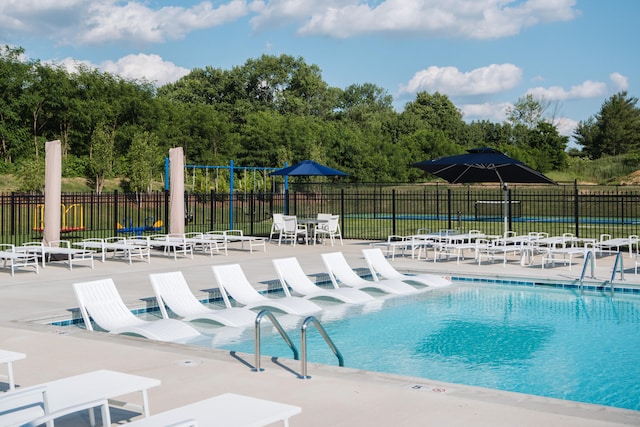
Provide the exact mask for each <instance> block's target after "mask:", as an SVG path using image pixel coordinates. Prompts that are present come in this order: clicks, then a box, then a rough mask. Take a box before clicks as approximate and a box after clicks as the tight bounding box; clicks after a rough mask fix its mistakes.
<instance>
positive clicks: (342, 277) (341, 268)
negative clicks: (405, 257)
mask: <svg viewBox="0 0 640 427" xmlns="http://www.w3.org/2000/svg"><path fill="white" fill-rule="evenodd" d="M321 256H322V261H323V262H324V265H325V267H326V269H327V273H329V277H330V278H331V282H332V283H333V286H334V287H336V288H338V287H339V284H343V285H344V286H349V287H352V288H356V289H374V290H378V291H382V292H386V293H388V294H395V295H408V294H415V293H416V292H418V289H416V288H415V287H414V286H411V285H409V284H408V283H405V282H403V281H402V280H389V279H385V280H379V281H372V280H366V279H363V278H362V277H360V276H359V275H358V274H357V273H356V272H355V271H353V270H352V269H351V267H350V266H349V264H348V263H347V260H346V259H345V257H344V255H343V254H342V252H331V253H324V254H321Z"/></svg>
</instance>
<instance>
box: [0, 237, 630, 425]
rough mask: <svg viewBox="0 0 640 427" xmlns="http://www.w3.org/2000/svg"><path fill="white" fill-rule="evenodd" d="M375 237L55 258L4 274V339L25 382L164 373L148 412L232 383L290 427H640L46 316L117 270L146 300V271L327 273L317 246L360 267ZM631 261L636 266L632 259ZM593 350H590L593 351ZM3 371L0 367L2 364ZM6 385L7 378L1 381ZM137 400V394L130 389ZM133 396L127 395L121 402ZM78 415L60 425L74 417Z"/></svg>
mask: <svg viewBox="0 0 640 427" xmlns="http://www.w3.org/2000/svg"><path fill="white" fill-rule="evenodd" d="M368 246H369V245H368V242H360V241H345V245H344V246H336V247H333V248H332V247H330V246H322V245H318V246H315V247H314V246H310V247H306V246H296V247H295V248H293V247H291V246H284V245H283V246H280V247H278V246H277V245H275V244H268V245H267V252H266V253H264V252H254V253H253V254H250V253H248V251H240V250H235V249H231V250H230V251H229V255H228V256H224V255H214V256H213V257H209V256H205V255H201V254H196V255H194V259H193V260H191V259H184V258H183V259H178V260H177V261H174V260H173V259H167V258H164V257H162V256H161V255H158V254H155V255H154V256H152V260H151V263H150V264H147V263H146V262H140V261H137V262H136V261H134V263H133V264H132V265H129V264H128V263H126V262H123V261H114V260H108V261H107V262H105V263H101V262H96V267H95V269H93V270H91V269H90V268H88V267H86V266H84V265H79V266H76V267H74V269H73V271H69V270H68V269H67V268H66V265H65V264H63V263H56V264H50V265H48V266H47V267H46V268H45V269H44V270H41V273H40V275H39V276H36V275H35V274H34V273H33V272H31V271H29V270H25V271H20V272H18V273H16V276H15V277H11V276H10V274H9V273H8V272H5V271H0V348H2V349H6V350H12V351H18V352H22V353H25V354H27V358H26V359H24V360H21V361H18V362H16V363H15V364H14V371H15V378H16V382H17V384H18V385H21V386H27V385H32V384H37V383H40V382H44V381H48V380H53V379H57V378H60V377H64V376H69V375H74V374H78V373H82V372H86V371H90V370H94V369H103V368H105V369H114V370H119V371H123V372H128V373H132V374H137V375H143V376H148V377H153V378H158V379H160V380H161V381H162V385H161V386H160V387H156V388H154V389H151V390H150V391H149V399H150V403H151V411H152V413H157V412H160V411H163V410H167V409H171V408H174V407H177V406H181V405H184V404H187V403H192V402H195V401H198V400H201V399H205V398H208V397H211V396H215V395H218V394H221V393H225V392H233V393H239V394H246V395H249V396H254V397H259V398H265V399H270V400H275V401H280V402H283V403H289V404H293V405H297V406H300V407H301V408H302V413H301V414H300V415H296V416H295V417H293V418H292V419H291V420H290V421H291V425H292V426H358V425H367V426H390V425H394V426H399V425H402V426H414V425H439V426H470V425H473V426H485V425H486V426H489V425H491V426H514V425H518V426H527V425H529V426H540V425H545V426H615V425H636V426H637V425H640V412H635V411H626V410H620V409H615V408H609V407H601V406H595V405H586V404H580V403H575V402H567V401H562V400H554V399H546V398H540V397H535V396H529V395H523V394H517V393H506V392H499V391H494V390H487V389H482V388H475V387H466V386H459V385H453V384H447V383H442V382H437V381H431V380H425V379H421V378H411V377H403V376H397V375H386V374H377V373H372V372H367V371H361V370H355V369H348V368H339V367H335V366H324V365H315V364H309V371H308V373H309V375H311V376H312V378H311V379H309V380H301V379H298V378H297V374H298V373H299V372H300V362H299V361H295V360H289V359H278V360H275V361H273V360H271V359H270V358H269V357H264V358H263V359H262V362H261V363H262V367H263V368H265V371H264V372H260V373H256V372H253V371H252V370H251V366H252V365H253V362H254V361H253V355H247V354H231V353H229V352H227V351H220V350H211V349H204V348H192V347H185V346H181V345H176V344H169V343H159V342H153V341H150V340H145V339H139V338H134V337H125V336H112V335H109V334H104V333H97V332H93V333H92V332H88V331H85V330H83V329H81V328H60V327H52V326H48V325H44V322H47V321H50V320H52V319H68V318H70V310H71V309H73V308H75V307H77V304H76V302H75V298H74V295H73V290H72V287H71V284H72V283H74V282H79V281H86V280H93V279H97V278H104V277H111V278H113V280H114V282H115V284H116V286H117V288H118V290H119V292H120V293H121V295H122V297H123V299H124V300H125V303H126V304H127V305H128V306H129V307H132V308H133V307H135V306H144V302H143V301H141V298H148V297H150V296H152V295H153V292H152V290H151V285H150V282H149V280H148V274H149V273H151V272H164V271H175V270H181V271H182V272H183V273H184V275H185V277H186V278H187V281H188V282H189V284H190V286H191V289H192V290H193V291H194V293H196V294H197V295H202V296H204V295H206V293H205V292H203V291H202V290H204V289H208V288H212V287H215V283H214V281H213V275H212V273H211V265H213V264H226V263H239V264H241V266H242V268H243V270H244V271H245V273H246V274H247V276H248V278H249V280H250V281H251V282H252V283H254V284H257V285H258V286H265V285H264V282H265V281H268V280H273V279H275V278H276V276H275V272H274V270H273V267H272V265H271V260H272V259H273V258H280V257H287V256H296V257H297V258H298V259H299V261H300V263H301V265H302V266H303V268H304V269H305V271H306V272H307V273H308V274H313V273H317V272H321V271H323V268H322V261H321V259H320V255H319V254H320V253H321V252H328V251H333V250H341V251H342V252H344V253H345V256H346V257H347V259H348V261H349V262H350V264H351V265H352V266H354V267H364V266H365V263H364V260H363V258H362V256H361V253H360V250H361V249H362V248H365V247H368ZM612 261H613V257H606V258H599V259H598V262H597V264H598V265H597V267H596V276H597V277H601V278H608V277H609V276H610V275H611V268H612V266H611V263H612ZM625 262H626V263H627V274H626V279H627V280H626V282H625V283H626V284H629V283H633V282H635V283H638V282H639V280H638V278H637V277H636V276H634V275H633V262H632V261H629V260H628V258H625ZM393 263H394V265H395V266H396V268H398V269H400V270H404V271H429V272H438V273H441V274H454V273H455V274H465V275H484V274H486V275H494V276H495V275H499V276H505V277H509V276H526V277H538V278H540V280H544V279H547V278H560V279H570V278H576V277H577V276H579V274H580V270H581V267H582V265H581V263H582V259H581V258H578V260H577V261H574V265H573V268H572V269H571V270H569V268H568V267H564V266H562V267H555V268H546V269H544V270H542V269H541V268H540V266H539V263H538V264H537V266H529V267H522V266H520V265H519V263H517V262H509V263H508V264H507V265H506V266H505V267H503V265H502V263H501V262H497V263H494V264H489V265H482V266H480V267H479V266H477V265H476V264H474V263H473V262H471V261H463V262H461V263H460V264H456V262H455V261H448V262H438V263H435V264H434V263H433V262H426V261H424V260H421V261H418V260H414V259H410V258H409V257H402V256H399V257H398V256H396V258H395V260H394V261H393ZM629 267H631V268H629ZM585 351H588V350H587V349H585ZM0 369H1V368H0ZM1 384H2V382H1V380H0V386H1ZM130 398H131V400H132V401H134V402H135V401H136V399H138V396H131V397H130ZM123 400H128V399H123ZM133 409H134V408H132V407H124V408H123V409H122V410H117V411H115V414H114V417H113V418H114V422H118V421H120V422H122V420H124V419H128V418H130V417H132V416H140V415H139V412H136V411H135V410H133ZM78 418H79V417H76V418H73V419H70V420H68V422H67V423H56V425H57V426H59V427H60V426H64V425H68V426H76V425H78Z"/></svg>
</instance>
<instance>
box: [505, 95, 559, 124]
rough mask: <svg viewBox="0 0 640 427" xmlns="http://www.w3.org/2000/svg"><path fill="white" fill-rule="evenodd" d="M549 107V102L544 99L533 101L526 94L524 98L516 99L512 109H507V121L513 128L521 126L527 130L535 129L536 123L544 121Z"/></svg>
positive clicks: (531, 96)
mask: <svg viewBox="0 0 640 427" xmlns="http://www.w3.org/2000/svg"><path fill="white" fill-rule="evenodd" d="M549 106H550V102H549V101H547V100H544V99H542V98H541V99H535V98H534V97H533V95H531V94H530V93H528V94H527V95H525V96H524V97H520V98H518V100H517V101H516V103H515V104H513V107H508V108H507V111H506V113H507V121H508V122H509V123H511V125H512V126H513V127H517V126H518V125H522V126H524V127H526V128H527V129H535V128H536V126H538V123H540V122H542V121H545V120H546V118H545V113H546V111H547V109H548V108H549Z"/></svg>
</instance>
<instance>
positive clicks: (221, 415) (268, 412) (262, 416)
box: [127, 393, 302, 427]
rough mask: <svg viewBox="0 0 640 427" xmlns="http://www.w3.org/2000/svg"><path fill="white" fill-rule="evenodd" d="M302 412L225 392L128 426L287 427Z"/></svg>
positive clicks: (267, 401)
mask: <svg viewBox="0 0 640 427" xmlns="http://www.w3.org/2000/svg"><path fill="white" fill-rule="evenodd" d="M300 412H302V409H300V408H299V407H298V406H293V405H287V404H284V403H278V402H272V401H269V400H264V399H257V398H255V397H249V396H242V395H239V394H233V393H225V394H221V395H220V396H216V397H212V398H210V399H205V400H201V401H199V402H196V403H192V404H189V405H185V406H181V407H179V408H176V409H172V410H170V411H166V412H162V413H159V414H156V415H153V416H151V417H149V418H143V419H140V420H134V421H132V422H130V423H129V424H127V426H131V427H158V426H169V425H172V426H174V425H175V426H185V427H186V426H197V427H214V426H224V427H259V426H265V425H269V424H272V423H275V422H277V421H283V423H284V425H285V427H286V426H288V425H289V417H292V416H294V415H296V414H299V413H300Z"/></svg>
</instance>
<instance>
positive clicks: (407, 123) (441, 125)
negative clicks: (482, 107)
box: [400, 92, 466, 144]
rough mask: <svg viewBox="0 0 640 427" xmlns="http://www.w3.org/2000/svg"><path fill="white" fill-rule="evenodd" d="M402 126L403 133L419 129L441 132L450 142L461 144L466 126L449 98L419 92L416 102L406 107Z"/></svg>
mask: <svg viewBox="0 0 640 427" xmlns="http://www.w3.org/2000/svg"><path fill="white" fill-rule="evenodd" d="M400 126H401V129H400V131H401V132H403V133H412V132H414V131H416V130H418V129H428V130H441V131H442V132H443V133H444V135H445V137H446V138H447V139H448V140H449V141H451V142H454V143H458V144H461V143H463V142H462V141H461V137H462V135H463V133H464V132H463V130H464V128H465V127H466V124H465V123H464V121H463V120H462V112H461V111H460V110H459V109H458V108H457V107H456V106H455V105H453V103H452V102H451V100H450V99H449V97H447V96H446V95H442V94H440V93H438V92H436V93H434V94H433V95H431V94H429V93H427V92H419V93H418V94H417V95H416V100H415V101H413V102H409V103H407V105H406V106H405V109H404V111H403V112H402V114H401V115H400Z"/></svg>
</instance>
